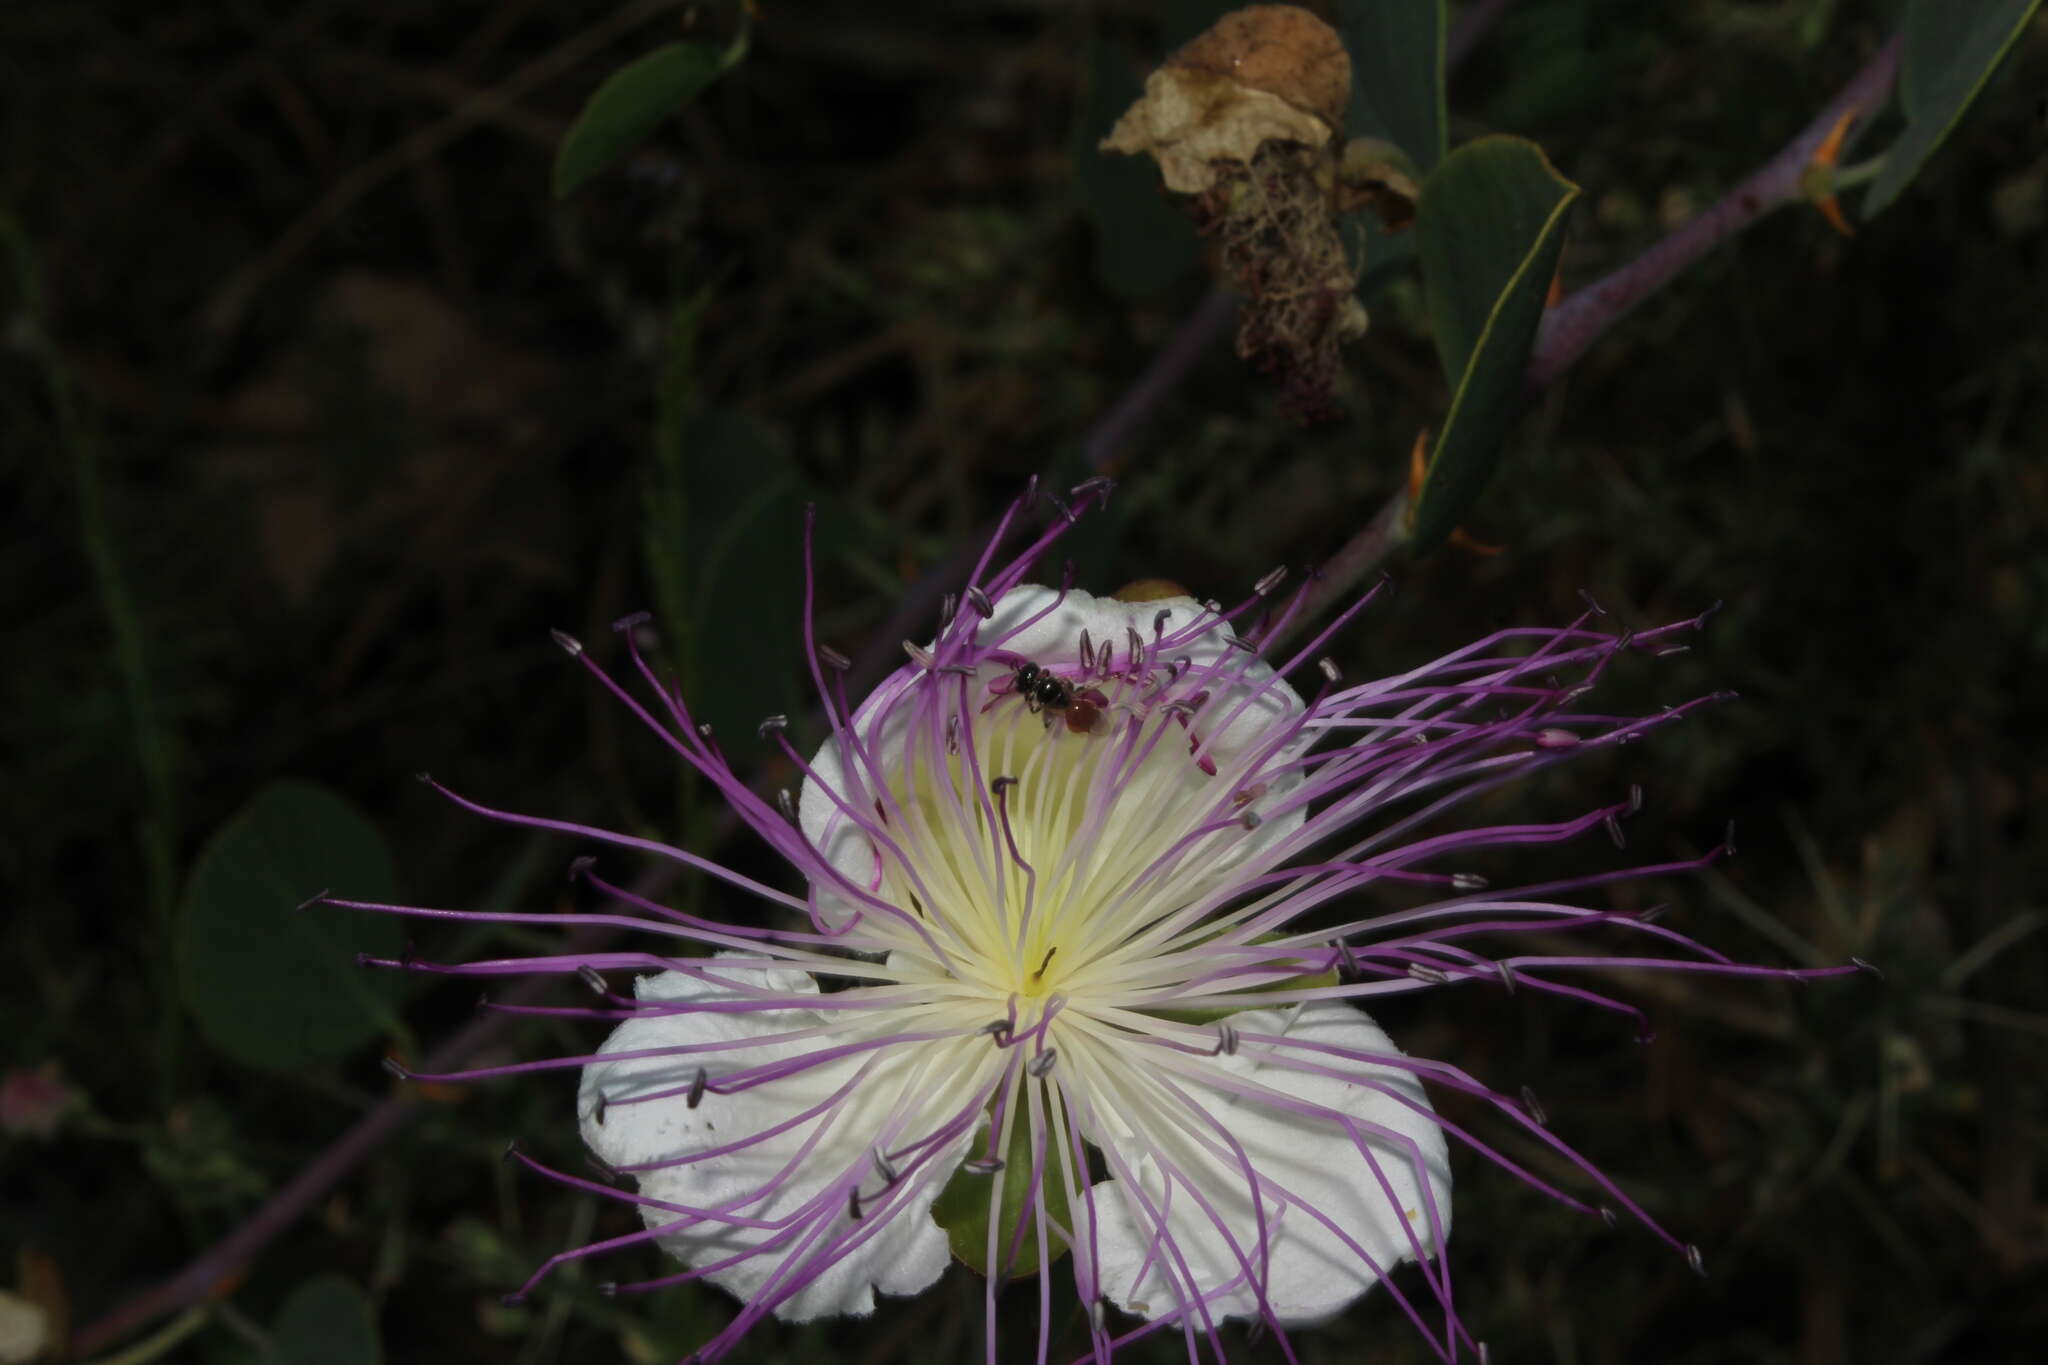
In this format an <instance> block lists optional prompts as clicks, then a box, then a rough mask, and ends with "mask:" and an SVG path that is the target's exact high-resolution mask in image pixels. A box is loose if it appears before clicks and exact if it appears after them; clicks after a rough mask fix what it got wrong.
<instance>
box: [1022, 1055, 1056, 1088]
mask: <svg viewBox="0 0 2048 1365" xmlns="http://www.w3.org/2000/svg"><path fill="white" fill-rule="evenodd" d="M1059 1060H1060V1054H1059V1049H1058V1048H1050V1047H1049V1048H1047V1049H1046V1050H1045V1051H1043V1052H1041V1053H1039V1054H1038V1055H1037V1056H1036V1057H1033V1058H1032V1059H1031V1060H1030V1061H1028V1062H1026V1063H1024V1074H1025V1075H1027V1076H1029V1077H1031V1079H1032V1080H1034V1081H1042V1080H1044V1079H1045V1078H1046V1077H1047V1076H1050V1075H1051V1074H1052V1069H1053V1067H1054V1066H1056V1065H1057V1064H1058V1063H1059Z"/></svg>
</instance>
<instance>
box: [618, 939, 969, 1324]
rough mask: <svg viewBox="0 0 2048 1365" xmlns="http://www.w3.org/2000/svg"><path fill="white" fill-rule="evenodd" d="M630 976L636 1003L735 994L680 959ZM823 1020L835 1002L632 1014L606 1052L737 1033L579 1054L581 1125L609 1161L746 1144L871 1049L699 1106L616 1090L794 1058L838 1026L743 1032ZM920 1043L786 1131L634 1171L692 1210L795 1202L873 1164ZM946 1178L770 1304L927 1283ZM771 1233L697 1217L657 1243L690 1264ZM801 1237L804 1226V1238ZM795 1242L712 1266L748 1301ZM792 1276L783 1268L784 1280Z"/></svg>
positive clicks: (940, 1259)
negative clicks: (774, 1038)
mask: <svg viewBox="0 0 2048 1365" xmlns="http://www.w3.org/2000/svg"><path fill="white" fill-rule="evenodd" d="M716 962H717V960H716V959H713V964H714V967H715V970H716V971H717V972H718V974H719V975H720V976H722V977H726V978H727V979H729V980H731V981H732V982H734V983H735V984H737V985H742V986H746V987H751V988H759V989H762V990H767V991H772V992H775V993H777V994H782V995H794V994H808V995H815V994H817V990H818V988H817V984H816V982H814V981H813V980H812V979H811V978H810V977H809V976H808V975H806V974H804V973H802V972H795V971H785V970H764V969H759V968H743V967H723V966H716V965H715V964H716ZM635 990H636V993H637V995H638V996H639V998H640V999H641V1000H643V1001H645V1000H691V999H697V998H701V997H704V996H707V995H728V996H729V995H730V994H731V992H729V991H723V990H720V989H719V988H718V987H715V986H712V985H708V984H706V983H705V982H703V981H701V980H699V979H697V978H696V977H693V976H688V975H685V974H684V973H681V972H664V973H662V974H661V975H660V976H652V977H642V978H640V980H639V981H638V982H636V983H635ZM840 1017H841V1018H842V1019H843V1017H844V1016H840ZM825 1022H827V1016H826V1015H825V1014H824V1013H823V1012H822V1011H819V1010H815V1009H806V1008H795V1009H788V1010H776V1011H773V1012H758V1013H757V1012H746V1013H712V1012H692V1013H687V1014H672V1015H659V1016H652V1015H650V1016H642V1017H639V1018H634V1019H629V1020H627V1021H626V1022H625V1023H623V1024H621V1025H620V1026H619V1027H618V1029H616V1030H615V1031H614V1032H613V1033H612V1036H611V1037H610V1038H609V1039H607V1040H606V1041H605V1044H604V1046H603V1047H602V1048H601V1049H599V1051H600V1053H601V1054H612V1053H620V1052H636V1051H642V1050H645V1049H649V1048H670V1047H678V1046H684V1045H692V1044H704V1043H714V1042H720V1043H722V1042H729V1043H733V1044H735V1046H734V1047H733V1048H732V1049H731V1050H730V1051H723V1050H718V1049H712V1050H709V1051H702V1052H687V1053H682V1054H680V1055H677V1056H667V1057H662V1056H655V1057H645V1058H638V1059H625V1060H619V1061H598V1062H594V1063H592V1064H591V1065H589V1066H587V1067H585V1068H584V1071H583V1082H582V1087H581V1091H580V1093H579V1094H578V1097H577V1113H578V1115H579V1116H580V1118H581V1120H582V1127H583V1139H584V1141H585V1142H587V1143H588V1144H589V1145H590V1148H591V1150H592V1151H594V1152H595V1153H597V1155H598V1156H599V1157H600V1158H601V1159H603V1160H604V1161H605V1162H607V1163H609V1164H610V1165H613V1166H634V1165H638V1164H641V1163H645V1162H651V1161H661V1160H667V1159H672V1158H675V1157H678V1156H683V1155H687V1154H689V1153H692V1152H699V1151H704V1150H706V1149H709V1148H714V1147H721V1146H725V1145H728V1144H731V1143H735V1142H739V1141H741V1140H744V1139H746V1138H748V1137H751V1136H753V1135H754V1134H757V1133H760V1132H762V1131H764V1130H766V1129H768V1128H771V1127H774V1126H775V1125H776V1124H778V1123H782V1122H784V1121H786V1120H788V1119H791V1118H793V1117H794V1116H796V1115H797V1114H799V1113H802V1112H803V1111H805V1110H807V1109H809V1108H811V1107H812V1106H814V1105H817V1104H819V1103H820V1102H822V1101H824V1100H825V1099H826V1098H827V1097H828V1096H830V1095H831V1094H832V1093H833V1092H834V1091H836V1090H838V1089H839V1087H841V1086H842V1085H845V1084H846V1083H847V1081H849V1080H850V1079H852V1077H853V1076H854V1075H855V1073H856V1072H858V1071H859V1069H860V1067H861V1064H862V1062H863V1060H864V1059H867V1058H869V1057H871V1056H872V1054H862V1055H860V1056H852V1057H846V1058H841V1059H838V1060H834V1061H828V1062H824V1063H822V1064H820V1065H818V1066H816V1067H812V1068H810V1069H808V1070H805V1071H801V1072H798V1073H796V1074H794V1075H791V1076H788V1077H786V1078H779V1079H777V1080H774V1081H771V1082H769V1083H767V1084H765V1085H760V1086H756V1087H753V1088H751V1089H747V1090H744V1091H741V1092H740V1093H738V1094H734V1095H719V1094H716V1093H710V1094H706V1095H705V1096H704V1097H703V1099H702V1102H701V1103H700V1104H699V1105H698V1107H697V1108H695V1109H692V1108H690V1107H689V1105H688V1103H687V1100H686V1097H685V1095H684V1094H682V1093H676V1094H673V1095H671V1096H670V1097H668V1098H664V1099H657V1100H650V1101H647V1102H645V1103H639V1104H632V1103H622V1101H625V1100H629V1099H631V1098H632V1097H633V1096H634V1095H638V1094H648V1093H651V1092H656V1091H678V1092H680V1090H681V1089H685V1088H687V1087H688V1085H689V1084H690V1080H691V1078H692V1077H693V1076H694V1075H695V1074H696V1071H697V1068H698V1067H700V1066H701V1067H704V1068H706V1069H707V1070H708V1071H709V1073H710V1074H711V1075H712V1076H714V1077H716V1076H718V1075H721V1074H724V1073H729V1072H732V1071H737V1070H740V1069H742V1068H750V1067H756V1066H761V1065H764V1064H767V1063H771V1062H774V1061H777V1060H781V1059H785V1058H787V1057H789V1056H790V1055H791V1054H792V1049H793V1048H794V1049H805V1050H807V1049H810V1048H823V1047H827V1046H830V1045H831V1042H832V1040H831V1039H829V1038H820V1039H813V1040H810V1041H808V1042H801V1043H796V1044H790V1045H783V1046H777V1045H774V1044H770V1045H767V1046H756V1047H743V1046H738V1045H739V1044H743V1043H746V1042H749V1041H751V1040H754V1039H758V1038H760V1037H762V1036H764V1035H770V1034H779V1033H787V1032H791V1031H794V1030H798V1029H806V1028H811V1027H814V1026H817V1025H819V1024H821V1023H825ZM912 1053H913V1050H912V1049H908V1048H898V1049H893V1050H892V1051H891V1052H890V1053H888V1054H886V1055H885V1056H884V1057H883V1058H882V1059H881V1061H880V1062H879V1063H878V1064H877V1065H876V1066H875V1067H874V1069H872V1070H870V1071H869V1073H868V1074H867V1076H866V1077H864V1078H863V1079H862V1080H861V1082H860V1083H859V1084H857V1085H856V1086H855V1087H854V1088H853V1089H852V1090H851V1091H850V1092H849V1093H848V1095H847V1096H846V1097H845V1099H843V1100H842V1101H840V1102H839V1103H838V1104H836V1105H834V1106H832V1107H830V1108H827V1109H826V1110H825V1111H823V1112H822V1113H821V1114H820V1115H819V1116H818V1117H816V1118H813V1119H810V1120H807V1121H805V1122H803V1123H799V1124H796V1125H794V1126H793V1127H791V1128H790V1129H789V1130H788V1131H786V1132H782V1133H778V1134H776V1135H774V1136H772V1137H765V1138H762V1139H760V1140H759V1141H758V1142H754V1143H752V1144H750V1145H748V1146H746V1147H744V1148H743V1149H741V1150H737V1151H733V1152H729V1153H726V1154H724V1155H721V1156H716V1157H710V1158H707V1159H705V1160H703V1161H696V1162H691V1163H688V1164H685V1165H678V1166H669V1167H665V1168H663V1169H661V1170H654V1171H645V1172H640V1173H638V1174H637V1179H638V1181H639V1187H640V1192H641V1193H642V1194H643V1195H645V1196H646V1197H648V1198H650V1199H657V1200H662V1201H665V1202H667V1203H671V1204H679V1205H686V1206H689V1207H692V1208H699V1209H702V1208H711V1207H719V1206H728V1205H729V1206H731V1207H730V1209H729V1211H730V1212H733V1213H736V1214H740V1215H743V1216H745V1217H747V1218H754V1219H762V1220H773V1219H779V1218H782V1217H784V1216H786V1215H788V1214H790V1213H792V1212H793V1211H795V1210H796V1209H798V1208H800V1207H802V1206H803V1205H804V1204H805V1203H806V1202H807V1201H809V1200H811V1199H812V1198H813V1197H815V1196H816V1195H817V1194H818V1192H819V1191H820V1190H821V1189H823V1188H824V1187H825V1186H826V1185H827V1184H829V1183H830V1182H831V1181H832V1180H834V1179H835V1178H837V1177H839V1176H840V1175H842V1174H843V1173H844V1172H845V1171H847V1170H848V1169H849V1168H851V1167H860V1168H863V1169H865V1168H866V1167H867V1166H868V1165H869V1164H870V1163H871V1160H872V1157H871V1152H872V1150H873V1148H874V1146H875V1142H876V1137H877V1134H878V1133H879V1131H880V1130H881V1129H882V1127H883V1126H884V1124H885V1123H886V1122H887V1121H888V1119H889V1116H890V1113H891V1109H892V1107H893V1105H894V1104H895V1102H896V1101H897V1099H898V1097H899V1095H900V1094H901V1090H902V1082H903V1080H904V1078H905V1077H906V1076H907V1075H908V1074H909V1073H908V1071H907V1070H906V1068H909V1067H910V1066H912V1065H914V1060H913V1056H912ZM600 1093H602V1094H603V1096H604V1098H605V1104H604V1117H603V1120H602V1121H599V1119H598V1117H597V1111H598V1108H599V1104H598V1096H599V1094H600ZM828 1121H829V1122H830V1124H831V1126H830V1128H829V1129H828V1130H827V1131H826V1132H825V1133H824V1135H823V1136H822V1137H821V1138H820V1139H819V1141H818V1142H817V1143H816V1144H815V1145H814V1146H813V1147H812V1148H811V1149H810V1151H809V1152H808V1153H804V1152H803V1148H804V1144H805V1142H806V1141H807V1140H808V1139H809V1138H810V1137H811V1136H812V1135H813V1134H814V1133H817V1132H818V1130H819V1128H820V1125H822V1124H825V1123H827V1122H828ZM966 1147H967V1139H965V1138H963V1139H961V1140H959V1141H956V1142H954V1143H952V1144H951V1145H950V1146H948V1147H947V1148H946V1149H945V1150H944V1151H942V1152H940V1153H939V1155H938V1156H937V1157H936V1158H935V1160H937V1161H938V1162H939V1168H940V1171H941V1172H950V1171H951V1170H952V1169H953V1168H954V1167H955V1166H957V1165H958V1164H959V1162H960V1160H961V1159H962V1157H963V1155H964V1154H965V1151H966ZM800 1153H802V1155H801V1157H799V1154H800ZM793 1160H795V1161H797V1165H796V1168H795V1169H794V1170H793V1171H791V1173H790V1175H789V1176H788V1178H787V1179H785V1180H784V1181H783V1182H782V1183H781V1184H780V1185H778V1186H777V1187H776V1189H775V1191H774V1192H773V1193H772V1194H771V1195H769V1196H768V1197H767V1198H766V1199H750V1198H749V1196H750V1195H752V1193H753V1192H754V1191H756V1190H757V1189H759V1188H760V1187H761V1186H762V1185H763V1184H765V1183H766V1182H768V1181H770V1180H772V1179H774V1177H775V1176H776V1175H777V1174H778V1173H779V1172H780V1171H781V1170H782V1169H783V1168H784V1167H785V1166H786V1165H788V1164H789V1163H790V1162H791V1161H793ZM944 1183H945V1181H944V1178H943V1176H942V1177H941V1178H940V1179H937V1180H934V1181H932V1182H930V1183H929V1184H928V1185H927V1186H926V1187H925V1188H924V1189H923V1190H922V1191H920V1192H919V1193H918V1194H917V1195H916V1196H915V1197H914V1198H913V1199H911V1200H910V1202H908V1203H907V1204H906V1205H904V1206H903V1207H902V1208H901V1209H900V1210H899V1211H898V1212H896V1213H895V1214H894V1216H892V1217H890V1218H889V1219H888V1222H887V1224H886V1225H885V1226H883V1227H882V1228H881V1229H880V1231H878V1232H877V1233H875V1234H874V1235H873V1236H871V1237H869V1238H868V1240H867V1241H865V1242H864V1243H862V1244H861V1245H859V1246H857V1247H855V1248H854V1249H853V1250H852V1251H850V1252H848V1253H847V1254H846V1255H845V1256H843V1257H842V1258H841V1259H840V1260H839V1261H837V1262H836V1263H835V1264H833V1265H832V1266H830V1267H829V1268H827V1269H825V1270H823V1271H821V1272H816V1273H815V1275H814V1277H813V1278H811V1279H810V1281H809V1283H808V1284H806V1285H805V1287H804V1288H803V1289H802V1290H801V1291H800V1292H799V1293H797V1294H795V1295H794V1296H793V1297H791V1298H788V1299H786V1300H784V1301H783V1302H782V1303H781V1304H780V1305H779V1306H778V1307H777V1308H776V1315H777V1316H779V1317H782V1318H786V1319H789V1320H791V1321H795V1322H803V1321H808V1320H809V1319H812V1318H817V1317H823V1316H826V1315H829V1314H835V1313H852V1314H860V1315H864V1314H867V1313H870V1312H872V1311H874V1305H875V1298H874V1290H876V1289H879V1290H881V1291H882V1292H884V1293H887V1294H916V1293H919V1292H921V1291H922V1290H924V1289H926V1288H928V1287H929V1286H930V1285H931V1284H932V1282H933V1281H935V1280H936V1279H938V1277H939V1274H940V1272H942V1271H943V1270H944V1269H945V1268H946V1261H947V1256H948V1250H947V1243H946V1235H945V1233H944V1232H942V1231H941V1230H940V1229H939V1227H938V1225H937V1224H936V1223H934V1222H933V1221H932V1217H931V1205H932V1201H933V1199H935V1198H936V1197H937V1194H938V1191H939V1190H940V1189H941V1188H942V1187H943V1185H944ZM865 1186H866V1188H868V1189H869V1191H870V1192H871V1193H872V1191H874V1190H875V1189H877V1188H879V1181H878V1180H877V1179H876V1178H875V1177H873V1176H872V1175H870V1176H869V1177H868V1178H867V1180H866V1181H865ZM870 1207H871V1208H872V1204H871V1206H870ZM641 1213H642V1215H643V1217H645V1219H646V1220H647V1224H648V1226H649V1227H658V1226H660V1225H662V1224H664V1223H669V1222H673V1221H674V1220H675V1219H676V1218H677V1216H678V1215H676V1214H674V1213H671V1212H668V1211H666V1210H663V1209H658V1208H650V1207H644V1206H643V1208H642V1209H641ZM876 1216H878V1215H876V1214H875V1213H873V1212H871V1213H870V1214H869V1217H870V1218H871V1219H872V1218H873V1217H876ZM832 1217H833V1220H834V1223H833V1227H832V1228H831V1230H830V1232H829V1233H828V1236H836V1235H837V1234H839V1233H840V1232H843V1231H845V1230H846V1229H847V1228H848V1227H850V1226H852V1222H851V1215H850V1213H849V1212H848V1211H847V1210H846V1209H845V1208H844V1207H843V1205H842V1206H841V1207H840V1208H839V1209H838V1210H837V1211H836V1212H835V1213H834V1214H833V1215H832ZM774 1236H775V1232H774V1231H773V1230H771V1229H766V1228H751V1227H734V1226H732V1225H730V1224H725V1223H718V1222H699V1223H696V1224H693V1225H690V1226H687V1227H684V1228H682V1229H679V1230H677V1231H675V1232H672V1233H669V1234H667V1235H665V1236H663V1237H661V1238H660V1243H661V1246H662V1247H663V1249H664V1250H666V1251H668V1252H669V1253H671V1254H672V1255H674V1256H676V1257H677V1258H679V1259H680V1260H682V1261H683V1262H684V1263H686V1264H688V1265H690V1266H692V1267H701V1266H706V1265H710V1264H713V1263H714V1262H718V1261H723V1260H726V1259H728V1258H730V1257H732V1256H734V1255H735V1254H737V1253H739V1252H742V1251H744V1250H746V1249H748V1248H751V1247H756V1246H760V1245H761V1244H763V1243H765V1242H767V1241H769V1240H770V1239H771V1238H773V1237H774ZM801 1238H802V1234H799V1239H798V1240H801ZM795 1245H796V1242H789V1243H785V1244H784V1245H783V1246H782V1247H779V1248H777V1249H775V1250H772V1251H766V1252H763V1253H761V1254H759V1255H756V1256H752V1257H748V1258H746V1259H742V1260H740V1261H739V1262H738V1263H737V1264H735V1265H732V1266H729V1267H727V1268H726V1269H724V1270H719V1271H716V1272H714V1273H712V1274H710V1275H708V1276H706V1278H707V1279H709V1280H710V1281H711V1282H712V1283H713V1284H716V1285H718V1286H720V1287H721V1288H724V1289H726V1290H729V1291H731V1292H732V1293H734V1294H737V1295H739V1296H740V1297H741V1298H743V1299H751V1298H753V1297H754V1296H755V1295H756V1294H758V1293H759V1292H760V1291H761V1290H762V1288H763V1287H764V1286H766V1285H767V1283H768V1281H769V1280H770V1278H771V1277H772V1276H774V1275H775V1273H776V1271H777V1270H778V1269H780V1268H781V1267H782V1265H783V1264H784V1262H785V1260H786V1259H787V1257H788V1254H789V1249H790V1248H791V1247H793V1246H795ZM819 1245H822V1243H819V1242H814V1243H812V1246H813V1248H814V1249H815V1247H817V1246H819ZM803 1273H804V1274H807V1275H808V1274H811V1273H812V1272H809V1271H806V1272H803ZM788 1282H789V1281H788V1280H787V1279H786V1278H782V1279H777V1281H776V1284H777V1285H778V1286H781V1285H784V1284H787V1283H788Z"/></svg>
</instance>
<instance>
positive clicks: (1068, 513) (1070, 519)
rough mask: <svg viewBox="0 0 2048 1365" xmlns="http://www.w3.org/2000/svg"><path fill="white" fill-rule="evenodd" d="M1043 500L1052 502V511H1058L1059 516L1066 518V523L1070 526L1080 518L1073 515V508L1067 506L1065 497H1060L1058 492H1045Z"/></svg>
mask: <svg viewBox="0 0 2048 1365" xmlns="http://www.w3.org/2000/svg"><path fill="white" fill-rule="evenodd" d="M1045 500H1046V501H1047V502H1049V503H1051V504H1052V506H1053V510H1054V511H1056V512H1058V513H1059V514H1060V515H1061V516H1063V517H1065V518H1066V519H1067V525H1069V526H1072V525H1074V524H1075V523H1076V522H1078V521H1080V520H1081V519H1080V518H1079V517H1077V516H1075V515H1074V509H1073V508H1071V507H1069V506H1067V501H1066V499H1065V498H1062V497H1061V496H1060V495H1059V494H1057V493H1047V494H1046V495H1045Z"/></svg>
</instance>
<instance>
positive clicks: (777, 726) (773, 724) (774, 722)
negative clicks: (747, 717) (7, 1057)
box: [754, 714, 789, 739]
mask: <svg viewBox="0 0 2048 1365" xmlns="http://www.w3.org/2000/svg"><path fill="white" fill-rule="evenodd" d="M788 728H789V717H788V716H785V715H781V714H777V715H773V716H765V717H763V718H762V720H761V723H760V724H759V725H756V726H755V727H754V734H755V736H756V737H758V738H760V739H766V738H768V736H769V735H771V734H774V733H775V732H777V731H780V730H787V729H788Z"/></svg>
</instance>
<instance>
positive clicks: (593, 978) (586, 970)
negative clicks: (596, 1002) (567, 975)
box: [576, 962, 612, 995]
mask: <svg viewBox="0 0 2048 1365" xmlns="http://www.w3.org/2000/svg"><path fill="white" fill-rule="evenodd" d="M576 979H577V980H578V981H581V982H582V983H583V984H584V985H586V986H588V987H590V990H591V993H592V994H594V995H610V994H611V989H612V988H611V987H610V986H608V985H606V984H605V979H604V973H603V972H600V971H599V970H598V969H597V968H595V967H593V966H591V965H590V964H589V963H588V962H586V963H584V964H583V965H582V966H580V967H578V968H577V969H576Z"/></svg>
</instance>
